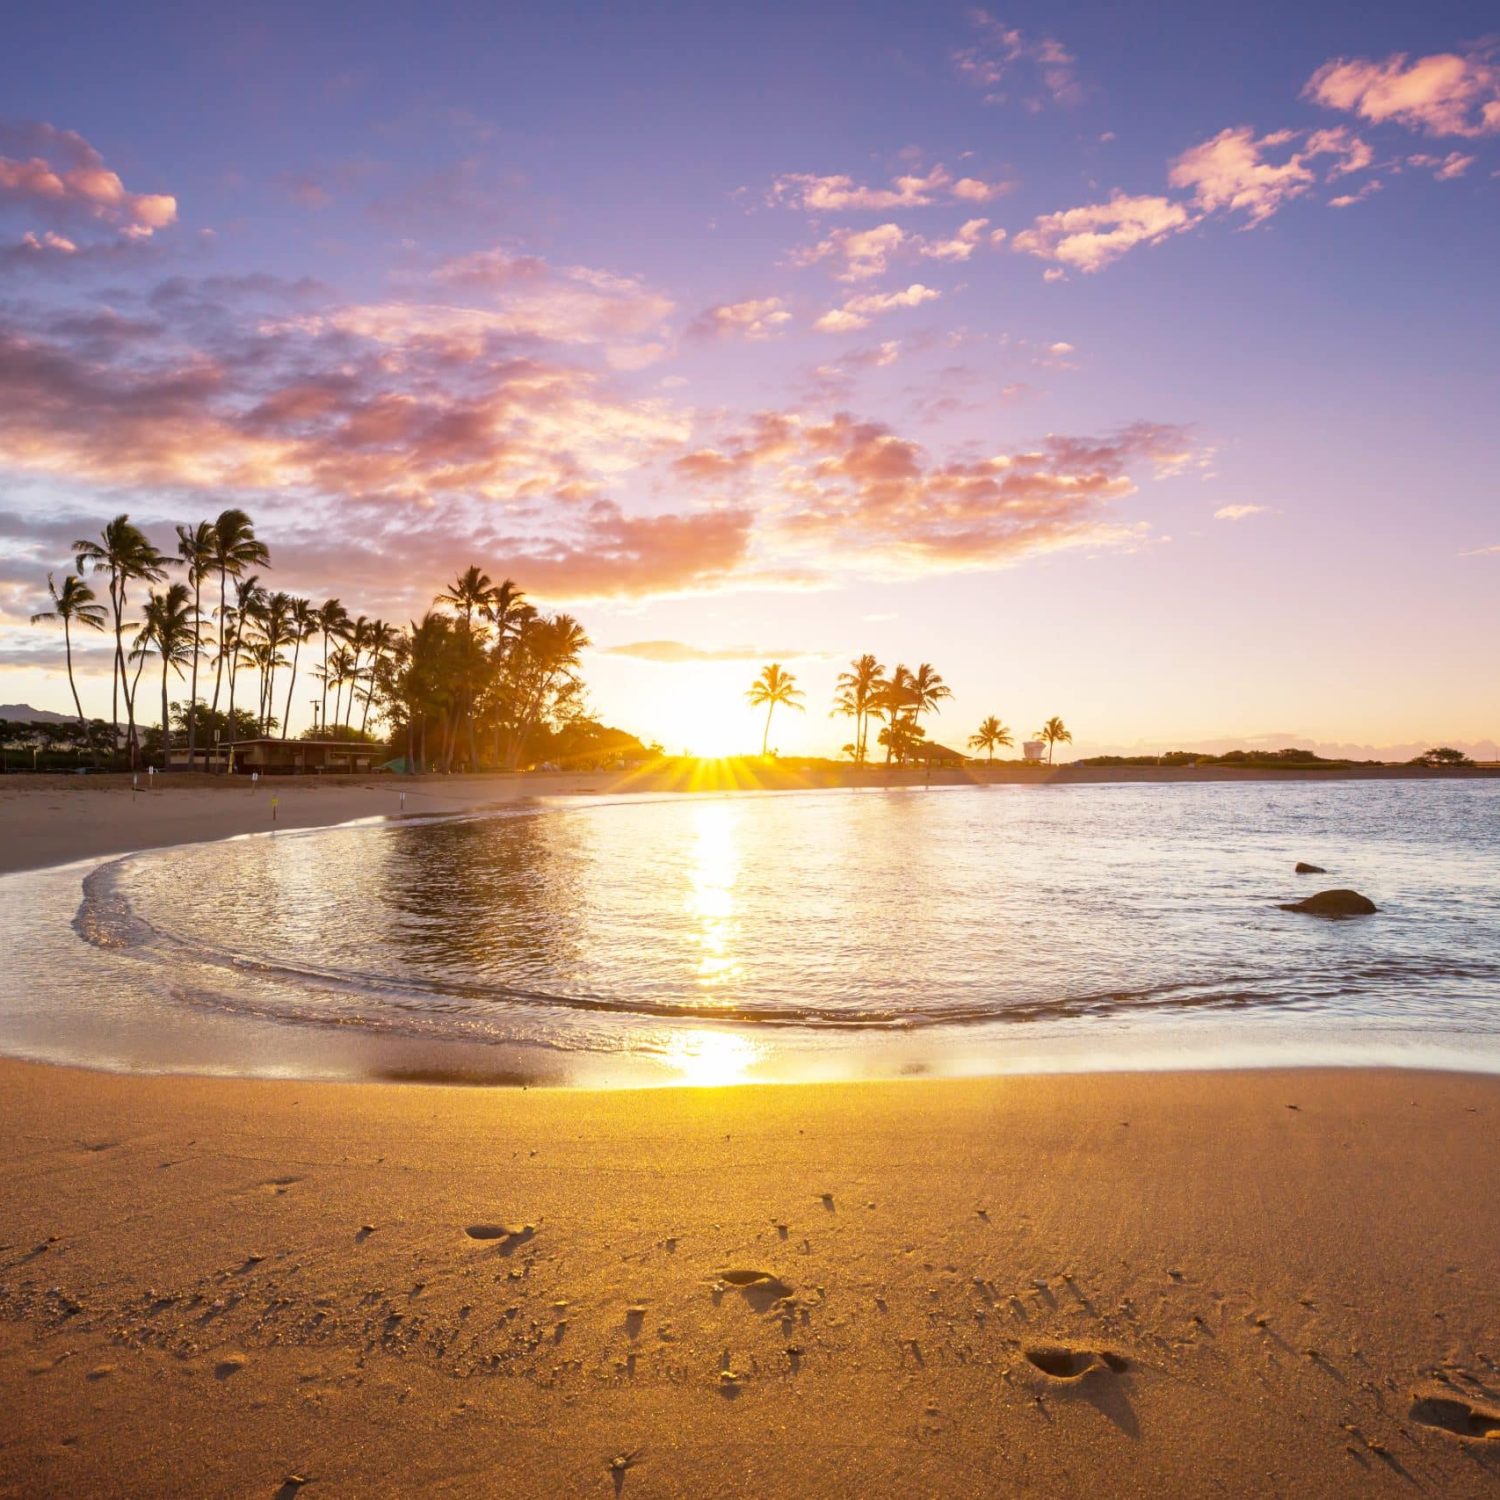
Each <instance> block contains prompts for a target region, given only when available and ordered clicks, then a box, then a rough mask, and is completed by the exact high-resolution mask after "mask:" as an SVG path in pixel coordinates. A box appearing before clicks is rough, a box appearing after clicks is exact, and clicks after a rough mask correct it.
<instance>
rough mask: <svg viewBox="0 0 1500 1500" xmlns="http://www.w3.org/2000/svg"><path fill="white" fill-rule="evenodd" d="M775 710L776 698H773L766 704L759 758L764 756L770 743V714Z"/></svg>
mask: <svg viewBox="0 0 1500 1500" xmlns="http://www.w3.org/2000/svg"><path fill="white" fill-rule="evenodd" d="M775 712H776V700H775V699H774V698H773V699H772V700H771V702H770V703H768V704H767V705H766V727H765V731H764V733H762V735H761V737H760V758H761V759H762V760H764V759H765V758H766V755H767V753H768V749H767V747H768V746H769V745H770V743H771V715H772V714H773V713H775Z"/></svg>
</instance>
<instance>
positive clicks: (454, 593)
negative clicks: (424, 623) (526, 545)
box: [432, 564, 509, 770]
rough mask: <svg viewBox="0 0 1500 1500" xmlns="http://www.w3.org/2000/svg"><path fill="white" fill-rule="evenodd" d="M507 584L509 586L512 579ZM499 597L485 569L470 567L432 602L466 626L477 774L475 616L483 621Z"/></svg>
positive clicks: (468, 705)
mask: <svg viewBox="0 0 1500 1500" xmlns="http://www.w3.org/2000/svg"><path fill="white" fill-rule="evenodd" d="M506 582H507V583H509V579H507V580H506ZM497 593H498V589H497V586H496V584H495V580H494V579H493V578H491V577H490V575H489V574H488V573H486V572H485V571H484V569H483V568H479V567H475V566H474V565H473V564H470V566H469V567H467V568H466V569H464V571H463V572H462V573H460V574H459V575H458V577H457V578H455V579H454V580H453V582H452V583H450V584H449V585H448V587H447V588H446V589H444V590H443V591H442V592H441V593H440V594H438V596H437V598H435V599H434V600H433V601H432V602H433V603H434V604H447V605H450V606H452V608H454V609H455V610H457V611H458V617H459V619H460V620H461V621H462V622H463V648H464V685H463V686H464V719H465V727H466V729H467V731H468V737H469V769H470V770H473V768H474V765H475V763H476V762H477V761H478V759H479V752H478V750H477V749H476V747H475V744H474V698H475V684H474V671H473V667H474V665H475V657H476V654H477V652H476V647H475V641H474V616H475V615H476V614H478V615H480V617H481V618H483V616H484V613H485V611H487V610H489V609H490V608H491V607H492V606H493V605H494V604H495V603H496V602H497V601H496V595H497Z"/></svg>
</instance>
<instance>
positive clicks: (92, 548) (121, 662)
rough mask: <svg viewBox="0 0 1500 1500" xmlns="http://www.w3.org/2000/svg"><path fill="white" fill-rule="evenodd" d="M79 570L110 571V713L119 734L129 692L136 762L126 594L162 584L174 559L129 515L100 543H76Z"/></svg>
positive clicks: (107, 530)
mask: <svg viewBox="0 0 1500 1500" xmlns="http://www.w3.org/2000/svg"><path fill="white" fill-rule="evenodd" d="M73 554H74V556H75V558H76V559H77V563H78V571H79V572H80V573H82V572H83V571H84V570H85V568H88V567H92V568H93V569H94V571H95V572H96V573H99V572H105V573H108V574H109V604H110V609H111V611H112V612H113V614H114V620H115V669H114V682H113V685H112V687H111V689H110V713H111V715H112V716H113V720H112V722H113V724H114V726H115V733H116V734H117V735H118V733H119V722H120V706H119V700H120V693H121V692H122V691H123V692H124V695H125V719H126V725H127V731H126V738H127V743H128V744H129V746H130V761H131V764H132V765H134V764H135V702H134V696H133V694H132V692H131V686H132V684H131V683H130V681H129V680H128V678H127V676H126V671H125V603H126V599H125V595H126V590H127V588H128V586H129V585H130V583H131V582H132V581H134V580H137V579H138V580H140V581H141V582H143V583H160V582H161V580H162V579H163V578H165V577H166V576H167V572H166V570H167V565H168V564H169V562H170V561H171V559H170V558H168V557H166V556H165V555H163V554H162V553H160V552H158V551H157V550H156V548H155V546H153V545H152V543H151V542H150V541H148V540H147V538H146V534H145V533H144V532H143V531H142V530H141V529H140V527H139V526H133V525H132V524H131V521H130V517H129V516H128V515H123V514H122V515H118V516H116V517H115V518H114V520H113V521H111V522H110V523H109V524H108V525H107V526H106V527H105V528H104V530H103V531H102V532H101V533H100V536H99V540H98V541H97V542H95V541H90V540H88V539H87V538H85V539H83V540H81V541H76V542H74V543H73Z"/></svg>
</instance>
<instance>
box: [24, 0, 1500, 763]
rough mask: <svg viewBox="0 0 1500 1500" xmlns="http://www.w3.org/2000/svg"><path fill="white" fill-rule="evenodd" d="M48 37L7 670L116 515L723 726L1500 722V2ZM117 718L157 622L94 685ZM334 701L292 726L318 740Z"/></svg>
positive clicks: (785, 730) (48, 697)
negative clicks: (561, 661)
mask: <svg viewBox="0 0 1500 1500" xmlns="http://www.w3.org/2000/svg"><path fill="white" fill-rule="evenodd" d="M5 31H6V46H5V48H4V49H3V52H0V101H3V104H0V111H3V118H0V700H4V701H8V702H10V701H25V702H29V703H31V704H33V705H35V706H37V707H43V708H51V709H56V710H60V711H64V710H66V709H67V708H68V707H69V704H70V701H71V700H70V697H69V694H68V688H67V682H66V678H65V676H64V675H63V673H62V670H61V665H62V663H61V656H62V650H61V647H62V642H61V638H60V632H57V631H55V630H49V629H43V628H33V627H30V626H29V625H28V624H27V621H28V618H29V616H30V615H31V614H32V613H33V612H35V611H36V610H38V609H41V608H43V607H44V605H45V586H46V575H47V573H48V571H49V569H50V570H53V571H56V572H58V573H59V574H60V573H61V571H63V570H65V569H66V568H67V566H68V560H69V547H70V543H71V542H72V541H73V540H74V539H75V538H77V537H82V536H88V535H93V534H96V533H97V531H98V530H99V528H100V526H101V525H102V523H103V522H104V521H105V520H106V519H107V518H108V517H110V516H112V515H114V514H117V513H119V512H121V511H126V512H128V513H129V514H130V516H131V517H132V519H133V520H135V521H137V522H138V523H140V524H142V525H144V526H145V527H146V529H147V530H148V531H149V532H150V533H151V534H152V536H153V537H155V538H156V539H157V540H158V542H159V543H160V544H162V545H166V544H168V543H169V542H170V540H171V537H172V528H173V525H174V523H176V522H181V521H185V522H195V521H197V520H200V519H203V518H205V517H209V516H212V515H214V514H216V513H217V512H218V511H219V510H220V509H222V508H224V507H225V506H228V505H239V506H242V507H243V508H245V509H247V510H249V511H250V512H251V514H252V515H253V516H254V518H255V520H256V523H257V526H258V529H259V531H260V533H261V535H262V536H263V537H264V538H265V539H266V540H267V541H268V542H269V544H270V546H271V549H272V558H273V564H274V569H273V572H272V573H270V574H268V575H267V582H268V583H271V584H272V585H273V586H274V587H277V588H281V589H286V590H288V591H289V592H293V593H300V594H306V595H309V596H311V597H314V598H315V599H321V598H323V597H327V596H328V595H337V596H338V597H340V598H341V599H342V600H343V602H344V603H345V605H346V607H348V608H350V610H351V611H352V612H355V613H365V614H369V615H371V616H379V617H381V618H385V619H389V620H393V621H397V622H404V621H406V620H409V619H411V618H413V617H414V616H417V615H420V613H421V612H422V610H423V609H424V608H426V607H427V606H428V605H429V604H430V603H431V599H432V596H433V594H435V593H436V592H437V591H438V589H439V588H440V587H441V586H442V585H443V584H444V583H445V582H446V581H447V580H448V579H450V578H452V577H453V576H455V575H456V574H457V573H458V572H460V571H461V570H462V569H463V568H464V567H466V566H467V565H468V564H469V563H471V562H473V563H478V564H480V565H482V566H483V567H484V568H485V569H486V570H487V571H488V572H490V573H491V574H492V575H494V576H495V577H496V578H499V577H511V578H513V579H514V580H515V581H516V582H517V583H518V584H519V585H520V587H521V588H522V589H523V590H525V591H526V592H527V594H528V595H529V596H530V597H531V598H532V599H533V601H534V602H536V603H538V604H539V605H542V606H544V607H546V608H548V609H566V610H568V611H570V612H571V613H574V614H576V615H577V616H578V617H579V618H580V619H581V620H582V621H583V622H584V624H585V626H586V627H587V629H588V631H589V634H590V636H591V638H592V640H593V642H594V645H593V647H592V649H591V650H590V652H589V653H588V657H587V662H586V673H587V678H588V682H589V688H590V703H591V706H592V708H593V709H594V711H595V712H596V713H597V714H598V715H599V716H601V717H602V718H604V719H605V720H607V721H608V722H611V723H614V724H618V725H620V726H622V727H625V728H628V729H631V730H633V731H635V732H637V733H639V734H641V735H642V736H643V737H644V738H647V739H656V740H659V741H660V742H661V743H662V744H663V745H664V746H665V747H666V748H667V749H669V750H672V751H676V750H679V749H690V750H693V751H696V752H699V753H724V752H727V751H732V750H752V749H755V748H758V739H759V716H758V714H756V713H755V712H753V711H752V710H750V709H749V708H748V707H747V706H746V705H745V704H744V702H743V696H744V690H745V688H746V687H747V686H748V683H749V681H750V680H751V679H752V678H753V677H754V675H755V674H756V672H757V671H758V670H759V668H760V666H761V665H762V664H764V663H765V662H768V661H772V660H775V661H779V662H780V663H782V664H783V665H784V666H785V667H786V668H787V669H788V670H790V671H792V672H793V673H795V675H796V676H797V679H798V681H799V683H800V684H801V686H802V687H803V688H804V690H805V692H806V711H805V712H804V713H801V714H794V713H786V714H782V715H779V716H778V720H777V723H776V726H775V730H774V732H773V735H772V739H773V742H774V743H775V744H776V745H777V746H778V748H779V749H780V751H781V752H782V753H783V754H788V755H790V754H802V753H828V754H837V753H838V751H839V748H840V746H841V745H842V744H843V743H844V742H845V741H847V740H848V739H849V738H850V728H849V724H848V721H847V720H839V719H834V718H832V717H831V716H830V714H829V707H830V703H831V697H832V690H833V683H834V680H835V678H836V676H837V674H838V672H839V671H840V670H841V669H842V667H843V666H844V665H845V664H847V662H848V661H849V660H850V658H852V657H854V656H857V655H859V654H861V653H863V652H866V651H870V652H874V653H875V654H876V655H877V656H878V657H879V658H880V660H881V661H882V662H884V663H885V664H886V665H887V666H894V665H895V664H896V663H897V662H904V663H906V664H908V665H910V666H916V665H917V664H918V663H920V662H924V661H925V662H930V663H932V664H933V665H934V666H935V667H936V668H937V669H938V671H939V672H941V673H942V675H943V676H944V678H945V679H946V680H947V682H948V683H949V685H950V686H951V687H952V689H953V697H952V699H951V700H950V701H949V702H948V703H946V704H945V705H944V706H943V710H942V713H941V715H940V716H938V717H937V718H936V719H934V720H933V721H932V722H931V723H930V725H929V733H930V734H931V735H932V736H933V737H934V738H936V739H938V740H940V741H943V742H945V743H949V744H962V743H964V741H966V739H967V737H968V735H969V734H970V733H971V732H972V731H973V729H974V727H975V726H976V725H977V724H978V722H979V720H980V719H981V718H983V717H984V716H986V715H988V714H996V715H998V716H999V717H1000V718H1001V719H1003V720H1004V721H1005V722H1006V723H1007V724H1008V725H1010V726H1011V727H1012V728H1013V729H1014V730H1015V731H1016V737H1017V739H1018V740H1019V739H1021V738H1022V737H1024V736H1026V735H1028V734H1030V733H1031V732H1032V731H1034V730H1035V728H1036V727H1037V725H1039V724H1040V723H1041V722H1042V720H1044V719H1045V718H1048V717H1050V716H1051V715H1054V714H1058V715H1061V716H1062V717H1063V718H1064V719H1065V720H1066V722H1067V723H1068V725H1069V726H1070V727H1071V728H1072V730H1073V733H1074V736H1075V739H1074V744H1073V746H1072V751H1073V753H1076V754H1080V755H1082V754H1091V753H1101V752H1108V751H1129V750H1157V749H1163V748H1172V747H1174V746H1179V745H1181V746H1191V747H1204V748H1219V747H1227V746H1228V745H1229V744H1255V743H1263V744H1268V745H1281V744H1290V743H1298V744H1313V745H1318V746H1322V747H1327V748H1333V749H1343V750H1347V749H1358V748H1364V749H1368V750H1371V751H1372V752H1378V751H1389V750H1393V749H1395V750H1410V749H1412V748H1423V747H1425V746H1426V745H1429V744H1433V743H1453V744H1459V745H1463V746H1476V747H1480V748H1481V749H1482V748H1484V747H1486V746H1488V747H1489V753H1495V752H1494V749H1493V742H1494V741H1495V740H1497V739H1500V670H1497V642H1500V478H1497V474H1500V461H1497V460H1500V422H1497V421H1496V419H1495V410H1496V395H1497V379H1496V358H1495V350H1496V347H1497V343H1496V336H1497V332H1500V328H1497V322H1500V319H1497V312H1500V287H1497V276H1496V269H1495V267H1496V258H1495V257H1496V250H1495V246H1496V243H1497V231H1500V38H1497V35H1496V16H1495V12H1494V9H1493V7H1492V6H1489V5H1484V4H1445V3H1442V0H1435V3H1423V4H1415V3H1413V4H1401V5H1395V4H1386V5H1381V4H1371V3H1368V0H1366V3H1360V4H1340V3H1329V4H1323V5H1319V6H1316V7H1308V6H1306V5H1304V4H1264V5H1260V6H1256V7H1250V8H1246V7H1237V8H1233V9H1231V8H1229V7H1223V6H1203V5H1199V4H1163V3H1153V4H1150V5H1119V4H1107V5H1106V4H1102V3H1095V4H1073V3H1052V4H1047V5H1041V4H1021V5H1008V6H1005V7H1004V8H997V9H993V10H982V9H978V8H974V7H971V6H965V5H961V4H956V5H943V4H926V5H921V6H916V5H910V4H900V5H898V4H869V3H865V4H858V5H855V4H840V3H823V4H820V5H817V6H807V5H803V4H796V5H782V4H767V3H762V4H755V5H749V4H746V5H734V6H727V5H702V4H698V5H675V4H641V5H634V6H614V5H603V4H597V5H564V4H557V5H550V6H545V7H542V6H519V5H515V6H506V5H497V4H493V3H487V4H477V3H476V4H453V3H449V4H441V3H440V4H425V5H421V6H417V5H413V4H391V3H381V0H363V3H361V4H359V5H357V6H356V5H343V4H334V3H325V4H320V5H317V6H308V5H306V4H296V5H281V4H258V5H254V6H241V7H233V8H230V7H205V6H200V5H193V4H181V5H166V4H154V5H153V4H149V3H143V4H137V5H132V6H105V5H103V4H96V5H77V4H68V3H60V4H52V5H49V6H48V7H45V8H43V7H36V6H32V7H22V8H20V9H18V10H15V11H14V12H13V13H11V14H10V15H8V17H7V19H6V23H5ZM79 668H80V689H81V691H82V692H83V695H84V700H85V708H86V709H88V710H90V711H93V712H96V713H100V712H107V702H108V690H109V678H108V654H107V650H106V649H104V648H103V647H102V646H101V645H100V644H99V643H97V642H90V643H86V648H85V650H84V651H83V652H82V653H81V654H80V657H79ZM301 727H302V725H301V723H300V721H299V720H298V719H297V718H296V717H294V720H293V724H292V728H293V729H294V730H296V729H299V728H301Z"/></svg>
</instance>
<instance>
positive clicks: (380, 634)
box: [359, 620, 401, 734]
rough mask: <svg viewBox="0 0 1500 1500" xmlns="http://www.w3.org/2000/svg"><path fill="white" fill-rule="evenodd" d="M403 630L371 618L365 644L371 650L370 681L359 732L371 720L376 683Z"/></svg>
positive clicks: (366, 691) (361, 731) (366, 688)
mask: <svg viewBox="0 0 1500 1500" xmlns="http://www.w3.org/2000/svg"><path fill="white" fill-rule="evenodd" d="M400 637H401V632H400V631H399V630H397V629H396V627H395V626H394V625H389V624H387V623H386V622H385V621H384V620H371V621H370V628H369V631H368V633H367V635H366V638H365V644H366V645H367V646H368V647H369V650H370V665H369V667H368V668H367V670H366V676H367V677H368V679H369V681H368V683H367V684H366V686H365V691H364V700H365V708H364V712H363V713H362V714H361V715H360V718H359V732H360V733H361V734H364V733H365V731H366V727H367V726H368V724H369V722H370V703H371V700H372V699H373V698H374V697H375V688H376V683H377V682H378V680H379V678H380V675H381V668H382V665H383V663H384V662H385V661H386V660H388V658H389V657H390V655H391V653H392V652H393V651H394V650H395V648H396V642H397V641H398V640H399V639H400Z"/></svg>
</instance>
